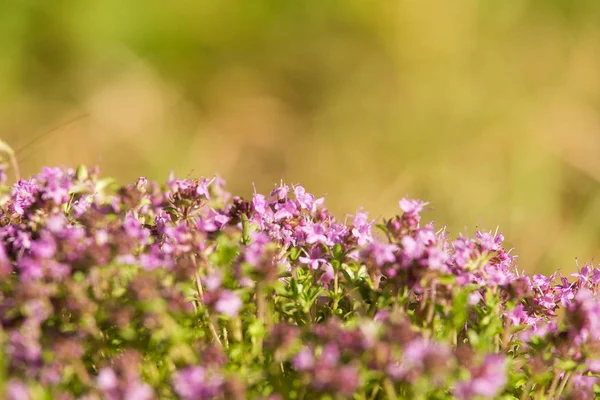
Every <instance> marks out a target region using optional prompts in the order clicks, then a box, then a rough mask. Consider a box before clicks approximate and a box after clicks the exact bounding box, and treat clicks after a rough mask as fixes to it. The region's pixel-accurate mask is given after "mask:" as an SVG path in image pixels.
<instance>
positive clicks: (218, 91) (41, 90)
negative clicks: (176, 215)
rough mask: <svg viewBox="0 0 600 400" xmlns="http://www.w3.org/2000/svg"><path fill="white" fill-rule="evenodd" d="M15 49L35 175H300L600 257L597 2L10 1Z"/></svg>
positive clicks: (390, 204) (544, 249) (567, 265)
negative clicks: (60, 168)
mask: <svg viewBox="0 0 600 400" xmlns="http://www.w3.org/2000/svg"><path fill="white" fill-rule="evenodd" d="M0 48H1V49H2V51H1V52H0V135H1V137H2V138H3V139H4V140H6V141H7V142H8V143H10V144H11V145H12V146H13V148H15V149H21V150H20V151H19V153H18V156H17V158H18V160H19V164H20V167H21V171H22V174H23V175H30V174H33V173H35V172H36V171H37V170H39V169H40V168H41V167H42V166H44V165H68V166H75V165H77V164H79V163H86V164H99V165H100V166H101V167H102V169H103V171H104V173H105V174H108V175H115V176H117V177H118V178H119V179H120V180H121V181H125V180H132V179H135V178H136V177H137V176H139V175H145V176H147V177H148V178H155V179H160V180H164V179H165V178H166V177H167V176H168V174H169V172H170V171H171V170H175V171H176V173H178V174H179V175H182V176H186V175H188V174H192V175H194V176H196V175H204V176H210V175H212V174H214V173H215V172H217V173H219V174H220V175H222V176H223V177H224V178H225V179H226V180H227V181H228V187H229V189H230V190H231V191H233V192H236V193H242V194H245V195H249V194H250V193H251V192H252V182H255V183H256V186H257V189H258V190H259V191H263V192H265V191H267V190H269V189H270V188H271V187H272V185H273V183H275V182H277V181H279V180H280V179H281V178H284V179H285V180H286V181H288V182H293V183H299V182H300V183H302V184H304V185H305V186H306V187H307V189H308V190H310V191H312V192H315V193H317V194H322V193H325V194H327V198H328V200H327V201H328V204H329V207H330V208H331V209H332V210H333V211H334V212H336V213H337V215H339V216H342V217H343V215H344V214H345V213H349V212H354V211H355V210H356V209H357V208H358V207H360V206H364V207H365V208H366V209H367V210H369V211H371V216H372V217H377V216H382V215H384V216H391V215H394V214H395V213H396V212H397V211H398V205H397V200H398V199H399V198H400V197H403V196H405V195H409V196H411V197H417V198H423V199H427V200H429V201H431V204H432V206H433V210H432V212H429V213H426V214H425V218H432V219H435V220H436V221H437V222H438V224H447V225H448V228H449V230H450V231H451V232H452V233H453V234H457V233H459V232H470V233H473V231H474V230H475V228H476V227H483V228H489V229H495V228H496V226H497V225H499V226H500V230H501V231H502V232H503V233H504V234H505V236H506V238H507V240H508V243H509V245H512V246H515V247H516V253H517V254H518V255H519V256H520V265H521V268H524V269H526V270H527V271H530V272H531V271H542V272H548V271H552V270H555V269H556V268H560V267H562V268H563V271H565V270H566V271H569V270H573V269H575V262H574V258H575V257H579V259H580V260H581V261H584V260H591V259H592V258H593V257H594V256H600V224H599V223H598V221H600V185H599V182H600V2H598V1H596V0H581V1H576V2H575V1H568V0H564V1H563V0H544V1H540V0H506V1H502V2H494V1H475V0H466V1H462V2H448V1H430V0H424V1H414V0H398V1H396V0H394V1H387V0H372V1H365V0H344V1H322V0H302V1H281V2H279V1H274V0H252V1H248V0H221V1H212V0H201V1H199V0H194V1H192V0H181V1H177V2H159V1H148V2H144V4H143V6H140V3H137V2H132V1H121V0H119V1H117V0H88V1H86V2H79V3H78V2H72V1H67V0H56V1H52V2H48V1H42V0H27V1H6V2H3V3H2V4H1V5H0ZM81 115H83V117H82V118H79V119H76V120H74V121H73V122H71V123H68V124H66V125H62V126H60V125H61V124H63V123H64V122H65V121H71V120H73V119H74V118H77V117H78V116H81ZM56 126H60V127H59V128H58V129H55V130H52V129H53V128H54V127H56Z"/></svg>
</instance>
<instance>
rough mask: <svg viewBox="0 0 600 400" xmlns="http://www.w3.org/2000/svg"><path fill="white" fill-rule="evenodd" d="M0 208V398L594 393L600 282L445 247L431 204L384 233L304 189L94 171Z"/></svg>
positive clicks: (474, 249)
mask: <svg viewBox="0 0 600 400" xmlns="http://www.w3.org/2000/svg"><path fill="white" fill-rule="evenodd" d="M0 171H2V170H0ZM1 175H2V174H1V173H0V186H1V185H4V184H5V183H4V182H5V181H3V180H2V179H1ZM0 193H3V195H0V277H1V278H2V279H1V282H0V311H1V312H0V324H1V325H0V327H1V329H0V346H1V348H2V349H1V350H2V354H5V355H6V358H5V364H6V369H5V371H4V373H5V375H3V376H5V377H6V383H5V385H4V386H5V387H4V393H3V394H4V395H5V397H7V398H14V399H25V398H33V396H34V394H35V395H38V394H40V393H42V394H43V395H44V396H45V397H47V398H59V399H62V398H64V399H67V398H69V399H71V398H87V399H96V398H107V399H128V400H129V399H130V400H133V399H153V398H181V399H204V398H206V399H212V398H217V399H226V398H273V399H275V398H291V397H294V396H295V397H298V396H299V395H300V394H302V393H303V394H302V395H303V396H305V398H318V397H320V396H321V397H322V396H325V397H327V396H329V398H332V397H333V398H335V397H336V396H337V397H339V398H352V397H353V396H354V397H357V398H395V397H397V398H439V399H442V398H455V397H458V398H469V399H470V398H477V397H478V396H479V397H480V398H481V397H482V398H493V397H500V396H504V397H505V398H514V397H516V398H529V397H531V396H533V395H534V392H535V393H538V394H540V395H543V396H546V397H548V398H560V397H562V398H578V399H579V398H580V399H585V398H594V396H595V394H594V390H597V379H598V377H599V373H600V336H599V334H598V332H600V325H599V323H598V321H600V307H599V306H598V304H600V302H599V298H598V296H599V289H598V285H599V284H600V269H599V268H597V267H595V266H594V265H592V264H585V265H584V266H583V267H582V268H581V269H580V270H579V271H578V272H577V273H575V274H572V275H570V276H562V275H560V274H559V273H555V274H552V275H550V276H546V275H533V276H529V275H526V274H523V273H520V272H519V270H518V269H517V258H516V256H513V255H512V253H511V251H510V250H506V249H505V248H504V247H503V243H504V237H503V235H502V234H501V233H492V232H487V231H479V232H476V233H475V235H474V237H473V238H469V237H464V236H459V237H458V238H455V239H452V238H450V235H449V234H448V232H446V231H445V230H444V229H441V230H438V228H435V227H434V225H433V224H432V223H430V224H421V212H422V211H423V210H424V208H425V207H426V206H427V203H425V202H422V201H419V200H408V199H402V200H401V201H400V202H399V207H400V211H401V215H398V216H395V217H393V218H391V219H389V220H386V221H383V223H382V224H380V225H376V224H375V222H376V221H373V220H369V218H368V213H367V212H366V211H363V210H362V209H359V210H358V211H357V212H356V214H355V215H354V216H352V217H351V218H347V220H346V221H338V220H336V218H335V217H334V216H333V215H332V214H331V213H330V212H329V211H328V210H327V209H326V207H325V203H324V199H323V198H322V197H321V198H317V197H315V196H314V195H313V194H310V193H308V192H307V191H306V190H305V189H304V187H302V186H299V185H292V186H288V185H286V184H284V183H283V182H281V183H280V184H279V185H277V186H276V187H275V188H274V189H273V191H272V192H271V193H270V194H269V195H267V196H265V195H262V194H259V193H256V191H255V193H254V194H253V195H252V198H251V199H249V200H244V199H243V198H241V197H232V196H231V195H230V194H229V193H227V192H226V191H225V189H224V181H223V180H222V179H221V178H219V177H214V178H212V179H176V178H175V177H174V176H171V177H169V179H168V180H167V182H166V183H165V184H164V185H161V184H159V183H157V182H154V181H148V180H147V179H145V178H140V179H138V180H137V181H136V182H135V183H132V184H129V185H117V184H115V183H114V182H113V181H112V180H106V179H101V178H100V177H99V175H98V171H97V170H95V169H86V168H83V167H80V168H78V169H77V170H76V171H73V170H69V169H60V168H45V169H44V170H43V171H42V172H41V173H40V174H38V175H37V176H36V177H35V178H33V179H29V180H20V181H18V182H17V183H15V184H14V185H12V187H10V188H9V187H6V186H3V187H2V191H1V192H0ZM376 227H380V228H381V229H382V230H383V232H377V229H376ZM515 382H522V384H520V385H518V386H515V387H512V386H511V385H512V384H513V383H515ZM0 390H2V388H0Z"/></svg>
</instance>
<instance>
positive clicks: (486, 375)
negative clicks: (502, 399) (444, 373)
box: [454, 355, 507, 399]
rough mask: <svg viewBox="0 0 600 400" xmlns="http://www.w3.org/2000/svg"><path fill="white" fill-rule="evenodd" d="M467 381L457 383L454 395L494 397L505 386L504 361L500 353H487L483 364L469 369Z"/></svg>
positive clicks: (462, 396) (468, 397) (469, 397)
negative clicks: (470, 376)
mask: <svg viewBox="0 0 600 400" xmlns="http://www.w3.org/2000/svg"><path fill="white" fill-rule="evenodd" d="M471 375H472V378H471V380H470V381H468V382H463V383H460V384H459V385H457V387H456V390H455V393H454V394H455V395H456V396H457V397H459V398H461V399H471V398H473V397H475V396H483V397H485V398H494V397H495V396H496V395H497V394H498V393H499V392H500V391H501V390H502V389H503V388H504V386H506V383H507V377H506V362H505V359H504V357H503V356H501V355H488V356H487V357H486V358H485V360H484V361H483V365H481V366H480V367H477V368H474V369H473V370H472V371H471Z"/></svg>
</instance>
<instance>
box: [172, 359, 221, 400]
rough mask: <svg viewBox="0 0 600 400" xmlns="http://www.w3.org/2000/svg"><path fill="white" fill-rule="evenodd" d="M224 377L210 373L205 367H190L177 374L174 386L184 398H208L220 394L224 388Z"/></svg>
mask: <svg viewBox="0 0 600 400" xmlns="http://www.w3.org/2000/svg"><path fill="white" fill-rule="evenodd" d="M223 383H224V380H223V377H222V376H221V375H220V374H218V373H216V372H212V373H209V372H208V371H207V370H206V369H205V368H204V367H200V366H197V367H188V368H185V369H182V370H180V371H178V372H177V373H176V374H175V379H174V382H173V388H174V389H175V393H177V394H178V395H179V396H180V397H181V398H182V399H183V400H208V399H213V398H215V397H217V396H219V395H220V394H221V393H222V390H223Z"/></svg>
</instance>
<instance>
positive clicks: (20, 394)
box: [6, 381, 31, 400]
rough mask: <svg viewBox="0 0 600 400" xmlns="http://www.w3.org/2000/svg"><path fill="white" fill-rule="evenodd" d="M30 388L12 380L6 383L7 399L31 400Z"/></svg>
mask: <svg viewBox="0 0 600 400" xmlns="http://www.w3.org/2000/svg"><path fill="white" fill-rule="evenodd" d="M30 399H31V397H30V396H29V390H27V387H26V386H25V385H24V384H23V383H21V382H18V381H10V382H8V383H7V384H6V400H30Z"/></svg>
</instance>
